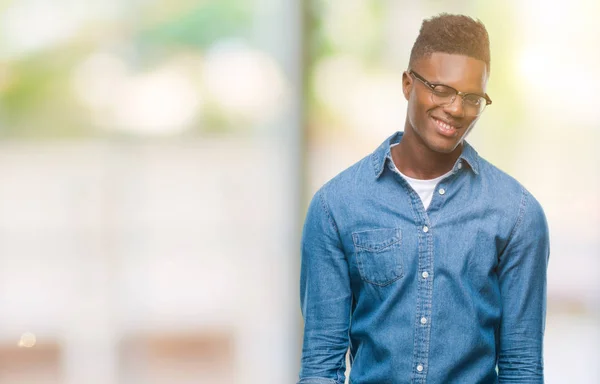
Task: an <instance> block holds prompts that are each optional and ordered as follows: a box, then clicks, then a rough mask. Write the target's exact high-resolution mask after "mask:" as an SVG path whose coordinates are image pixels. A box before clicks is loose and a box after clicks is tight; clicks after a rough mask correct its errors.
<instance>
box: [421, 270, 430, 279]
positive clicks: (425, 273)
mask: <svg viewBox="0 0 600 384" xmlns="http://www.w3.org/2000/svg"><path fill="white" fill-rule="evenodd" d="M421 276H423V278H424V279H426V278H428V277H429V272H427V271H425V272H423V273H422V274H421Z"/></svg>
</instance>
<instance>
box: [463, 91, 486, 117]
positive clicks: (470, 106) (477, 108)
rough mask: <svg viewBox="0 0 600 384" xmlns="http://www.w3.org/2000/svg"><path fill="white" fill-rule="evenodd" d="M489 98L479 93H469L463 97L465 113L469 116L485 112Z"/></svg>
mask: <svg viewBox="0 0 600 384" xmlns="http://www.w3.org/2000/svg"><path fill="white" fill-rule="evenodd" d="M486 104H487V100H486V99H485V98H484V97H481V96H479V95H473V94H468V95H465V97H464V98H463V108H464V110H465V114H466V115H469V116H477V115H479V114H481V112H483V110H484V109H485V106H486Z"/></svg>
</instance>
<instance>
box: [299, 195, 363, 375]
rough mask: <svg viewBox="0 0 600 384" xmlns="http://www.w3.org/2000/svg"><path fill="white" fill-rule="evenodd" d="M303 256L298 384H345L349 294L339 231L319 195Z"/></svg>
mask: <svg viewBox="0 0 600 384" xmlns="http://www.w3.org/2000/svg"><path fill="white" fill-rule="evenodd" d="M301 253H302V264H301V272H300V302H301V309H302V316H303V318H304V339H303V347H302V361H301V368H300V381H299V382H298V384H343V383H344V381H345V370H346V361H345V357H346V351H347V350H348V344H349V337H348V328H349V324H350V307H351V303H352V291H351V288H350V274H349V270H348V262H347V260H346V256H345V254H344V251H343V247H342V243H341V240H340V235H339V232H338V227H337V225H336V223H335V221H334V220H333V219H332V217H331V215H330V213H329V209H328V207H327V204H326V202H325V198H324V196H323V192H322V191H319V192H317V194H316V195H315V196H314V197H313V199H312V201H311V203H310V206H309V208H308V213H307V216H306V221H305V223H304V230H303V234H302V245H301Z"/></svg>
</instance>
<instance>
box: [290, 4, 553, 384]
mask: <svg viewBox="0 0 600 384" xmlns="http://www.w3.org/2000/svg"><path fill="white" fill-rule="evenodd" d="M489 73H490V52H489V38H488V34H487V31H486V29H485V27H484V25H483V24H482V23H481V22H479V21H475V20H473V19H471V18H469V17H466V16H459V15H448V14H442V15H439V16H437V17H434V18H431V19H429V20H425V21H424V22H423V25H422V27H421V30H420V33H419V36H418V38H417V40H416V42H415V44H414V46H413V48H412V51H411V57H410V62H409V69H408V70H407V71H406V72H404V74H403V80H402V81H403V83H402V86H403V91H404V96H405V97H406V99H407V100H408V112H407V116H406V122H405V125H404V132H403V133H402V132H398V133H396V134H394V135H393V136H391V137H390V138H389V139H387V140H386V141H385V142H384V143H383V144H381V146H380V147H379V148H377V149H376V150H375V151H374V152H373V153H372V154H370V155H369V156H367V157H366V158H364V159H363V160H361V161H359V162H358V163H356V164H355V165H353V166H351V167H350V168H348V169H347V170H345V171H343V172H342V173H341V174H339V175H338V176H336V177H335V178H334V179H332V180H331V181H329V182H328V183H327V184H326V185H325V186H323V187H322V188H321V189H320V190H319V191H318V192H317V193H316V194H315V196H314V198H313V200H312V202H311V204H310V207H309V210H308V213H307V217H306V222H305V226H304V233H303V238H302V267H301V268H302V270H301V283H300V289H301V305H302V313H303V316H304V320H305V323H304V346H303V351H302V367H301V371H300V381H299V383H301V384H326V383H327V384H342V383H344V380H345V374H344V371H345V356H346V352H347V350H348V348H349V349H350V360H351V362H352V364H351V366H352V367H351V373H350V382H351V383H354V384H384V383H440V384H441V383H443V384H449V383H460V384H471V383H498V382H499V383H509V382H510V383H519V384H525V383H543V380H544V379H543V362H542V339H543V333H544V323H545V311H546V269H547V263H548V256H549V245H548V230H547V224H546V219H545V216H544V213H543V210H542V208H541V206H540V205H539V203H538V202H537V201H536V200H535V199H534V198H533V196H532V195H531V194H530V193H529V192H528V191H527V190H526V189H525V188H523V186H521V185H520V184H519V183H518V182H517V181H515V180H514V179H513V178H511V177H510V176H508V175H506V174H505V173H503V172H502V171H500V170H498V169H497V168H496V167H494V166H493V165H491V164H490V163H488V162H487V161H485V160H484V159H483V158H481V157H480V156H479V155H478V154H477V152H475V150H474V149H473V148H472V147H471V146H470V145H469V144H468V143H466V142H465V141H464V139H465V137H466V136H467V134H468V133H469V132H470V130H471V129H473V126H474V125H475V123H476V121H477V120H478V118H479V117H480V116H481V113H482V112H483V111H484V109H485V107H486V105H489V104H491V103H492V101H491V99H490V97H489V96H488V95H487V94H486V93H485V90H486V84H487V80H488V77H489Z"/></svg>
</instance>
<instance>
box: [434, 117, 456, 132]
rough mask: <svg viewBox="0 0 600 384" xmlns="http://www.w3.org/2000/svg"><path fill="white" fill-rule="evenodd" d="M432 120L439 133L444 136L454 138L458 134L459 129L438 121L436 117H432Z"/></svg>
mask: <svg viewBox="0 0 600 384" xmlns="http://www.w3.org/2000/svg"><path fill="white" fill-rule="evenodd" d="M432 119H433V121H434V122H435V125H436V126H437V127H438V132H439V133H441V134H442V135H444V136H451V137H454V136H455V135H456V134H457V130H458V127H455V126H453V125H450V124H448V123H446V122H443V121H441V120H438V119H436V118H435V117H432Z"/></svg>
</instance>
